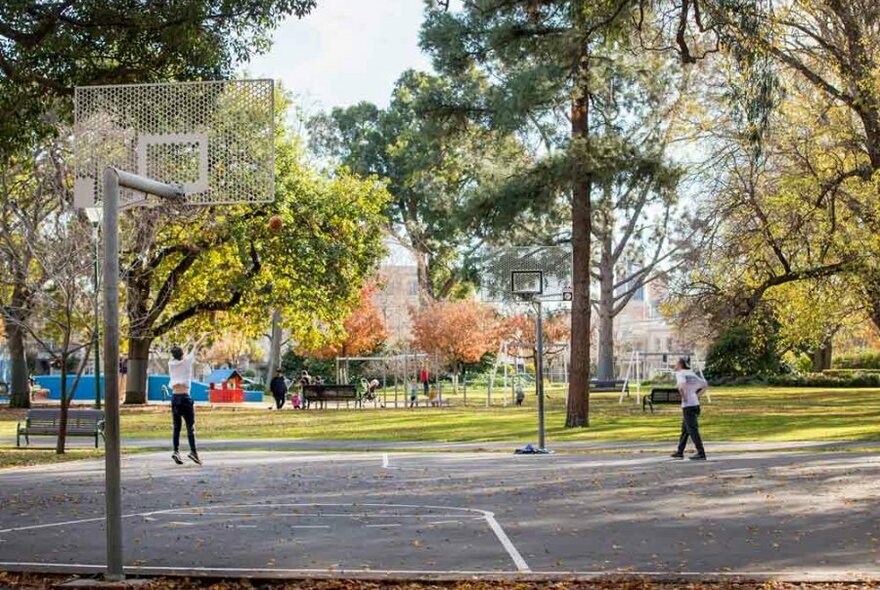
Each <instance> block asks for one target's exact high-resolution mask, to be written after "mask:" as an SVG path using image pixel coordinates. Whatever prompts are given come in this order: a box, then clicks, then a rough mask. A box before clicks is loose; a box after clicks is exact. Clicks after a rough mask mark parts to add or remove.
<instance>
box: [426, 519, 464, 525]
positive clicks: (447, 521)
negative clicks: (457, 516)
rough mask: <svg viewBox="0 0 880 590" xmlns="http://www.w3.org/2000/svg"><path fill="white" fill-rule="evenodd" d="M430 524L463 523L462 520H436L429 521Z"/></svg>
mask: <svg viewBox="0 0 880 590" xmlns="http://www.w3.org/2000/svg"><path fill="white" fill-rule="evenodd" d="M428 524H461V521H460V520H438V521H435V522H429V523H428Z"/></svg>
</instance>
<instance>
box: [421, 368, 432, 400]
mask: <svg viewBox="0 0 880 590" xmlns="http://www.w3.org/2000/svg"><path fill="white" fill-rule="evenodd" d="M419 381H420V382H421V384H422V388H423V389H424V391H425V395H428V389H429V387H430V381H431V379H430V375H429V374H428V365H425V364H423V365H422V370H421V371H419Z"/></svg>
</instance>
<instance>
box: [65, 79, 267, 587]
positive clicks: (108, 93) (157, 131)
mask: <svg viewBox="0 0 880 590" xmlns="http://www.w3.org/2000/svg"><path fill="white" fill-rule="evenodd" d="M74 99H75V101H76V104H75V123H74V146H75V147H74V153H75V158H76V166H75V181H74V205H75V206H76V207H78V208H81V209H89V208H94V207H95V205H96V203H98V202H100V203H101V207H102V211H103V215H102V219H103V224H104V234H103V235H104V367H105V369H104V377H105V378H104V387H105V399H106V400H107V405H106V408H107V414H106V421H105V428H104V440H105V448H106V451H105V478H104V479H105V493H104V496H105V501H106V535H107V543H106V546H107V572H106V574H105V575H106V578H107V579H108V580H110V581H121V580H123V579H124V573H123V556H122V546H123V545H122V543H123V538H122V482H121V456H120V436H119V381H118V372H119V323H120V322H119V288H118V285H119V212H120V211H121V210H122V209H124V208H127V207H132V206H139V205H140V206H142V205H148V204H150V201H151V199H152V202H154V203H157V202H160V201H159V200H164V201H170V202H173V203H177V204H188V205H217V204H221V203H261V202H267V201H272V200H273V199H274V196H275V188H274V183H275V180H274V179H275V176H274V174H275V165H274V141H275V133H274V127H275V124H274V119H275V107H274V85H273V83H272V81H271V80H231V81H225V82H192V83H182V84H135V85H122V86H86V87H78V88H76V89H75V93H74Z"/></svg>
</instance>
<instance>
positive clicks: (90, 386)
mask: <svg viewBox="0 0 880 590" xmlns="http://www.w3.org/2000/svg"><path fill="white" fill-rule="evenodd" d="M34 381H36V383H37V385H39V386H40V387H42V388H43V389H48V390H49V399H54V400H60V399H61V376H60V375H39V376H37V377H34ZM73 381H74V376H72V375H68V376H67V387H68V388H70V387H72V386H73ZM169 381H170V379H169V377H168V375H149V376H148V377H147V399H148V400H149V401H155V402H160V401H162V386H163V385H165V386H167V385H168V382H169ZM68 391H69V390H68ZM190 395H191V396H192V398H193V401H197V402H206V401H208V384H207V383H200V382H198V381H193V383H192V391H190ZM103 397H104V377H101V398H102V399H103ZM73 399H75V400H77V401H89V400H91V401H94V399H95V377H94V375H83V376H82V377H80V380H79V385H77V387H76V393H75V394H74V396H73ZM244 401H246V402H262V401H263V393H262V392H261V391H256V392H249V391H246V392H245V394H244Z"/></svg>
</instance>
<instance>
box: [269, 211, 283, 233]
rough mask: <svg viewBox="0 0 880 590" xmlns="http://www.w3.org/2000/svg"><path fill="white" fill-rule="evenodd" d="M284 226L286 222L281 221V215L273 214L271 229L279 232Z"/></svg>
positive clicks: (270, 221) (270, 220) (270, 223)
mask: <svg viewBox="0 0 880 590" xmlns="http://www.w3.org/2000/svg"><path fill="white" fill-rule="evenodd" d="M282 227H284V222H283V221H281V218H280V217H278V216H277V215H273V216H272V217H270V218H269V229H271V230H272V231H273V232H276V233H277V232H278V231H280V230H281V228H282Z"/></svg>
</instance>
